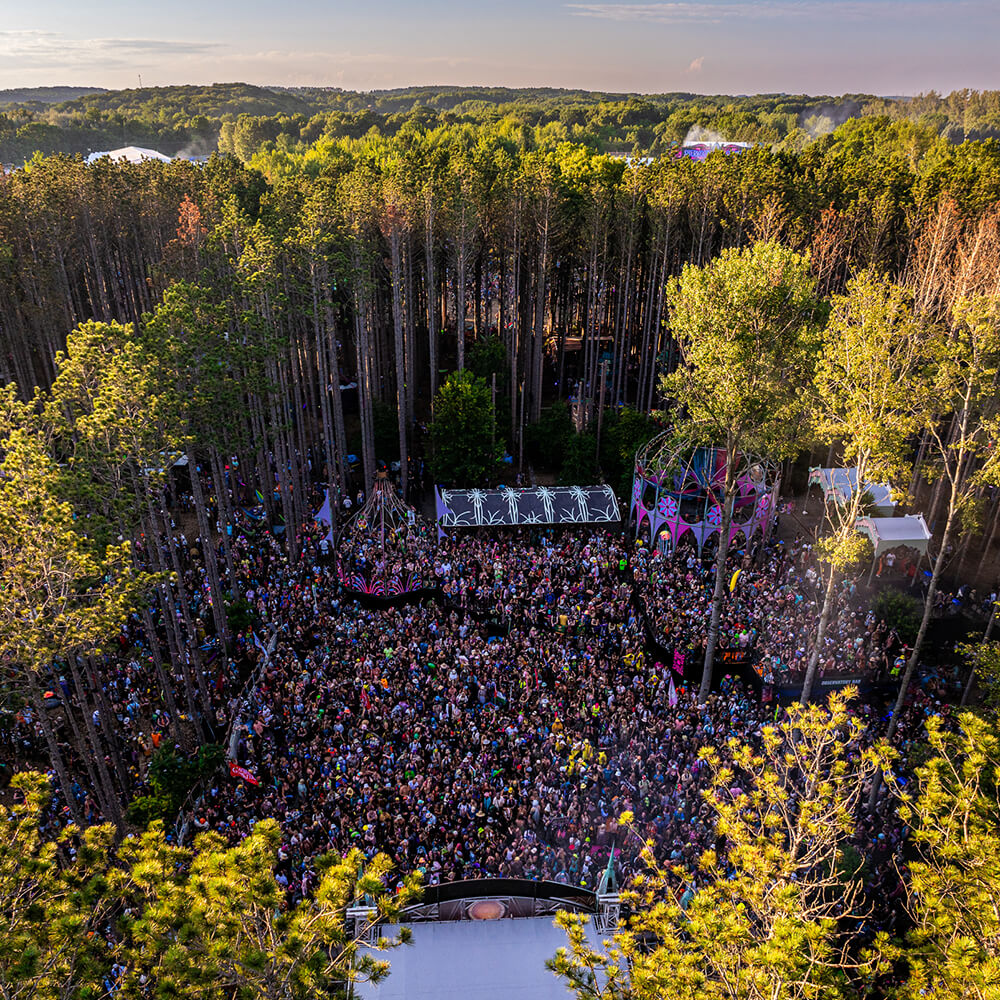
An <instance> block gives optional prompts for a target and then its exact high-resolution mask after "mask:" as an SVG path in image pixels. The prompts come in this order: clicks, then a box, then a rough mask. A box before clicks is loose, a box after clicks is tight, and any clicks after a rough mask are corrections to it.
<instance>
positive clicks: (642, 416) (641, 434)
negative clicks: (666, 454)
mask: <svg viewBox="0 0 1000 1000" xmlns="http://www.w3.org/2000/svg"><path fill="white" fill-rule="evenodd" d="M661 430H662V428H661V426H660V425H659V424H658V423H657V422H656V420H655V419H654V418H653V417H651V416H650V415H649V414H646V413H639V412H638V411H637V410H633V409H632V408H631V407H627V406H626V407H624V408H623V409H621V410H619V411H615V412H613V413H611V414H609V415H608V417H607V418H606V419H605V423H604V427H603V429H602V432H601V468H602V469H603V470H604V473H605V479H606V481H607V482H609V483H613V484H615V486H616V487H617V489H618V493H619V496H628V494H629V491H630V490H631V488H632V473H633V471H634V470H635V453H636V452H637V451H638V450H639V449H640V448H641V447H642V446H643V445H644V444H646V443H647V442H648V441H650V440H651V439H652V438H654V437H655V436H656V435H657V434H658V433H659V432H660V431H661Z"/></svg>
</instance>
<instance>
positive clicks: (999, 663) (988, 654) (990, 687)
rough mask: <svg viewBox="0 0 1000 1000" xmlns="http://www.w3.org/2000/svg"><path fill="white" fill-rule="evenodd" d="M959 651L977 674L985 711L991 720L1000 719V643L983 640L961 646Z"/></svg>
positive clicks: (981, 700)
mask: <svg viewBox="0 0 1000 1000" xmlns="http://www.w3.org/2000/svg"><path fill="white" fill-rule="evenodd" d="M957 651H958V652H959V653H961V654H962V655H963V656H964V657H965V658H966V659H967V660H968V661H969V663H970V664H971V665H972V669H973V670H975V672H976V680H977V681H978V683H979V690H980V695H981V696H980V702H981V705H982V709H983V711H985V712H986V713H987V715H988V716H989V717H990V718H993V719H996V718H998V717H1000V642H997V641H996V640H995V639H994V640H992V641H989V640H983V641H982V642H979V643H975V644H965V645H962V646H959V647H958V650H957Z"/></svg>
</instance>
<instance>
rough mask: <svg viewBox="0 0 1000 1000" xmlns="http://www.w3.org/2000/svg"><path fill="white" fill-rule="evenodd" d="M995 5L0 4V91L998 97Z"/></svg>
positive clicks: (887, 1) (993, 1)
mask: <svg viewBox="0 0 1000 1000" xmlns="http://www.w3.org/2000/svg"><path fill="white" fill-rule="evenodd" d="M998 40H1000V0H668V2H656V3H624V2H616V0H612V2H594V0H574V2H569V3H567V2H557V0H534V2H532V0H493V2H486V0H462V2H454V0H452V2H445V0H412V2H406V0H269V2H264V0H240V2H235V0H170V2H167V3H164V2H155V3H154V2H151V0H134V2H132V3H123V2H120V0H87V2H86V3H81V2H80V0H30V2H24V0H0V88H6V87H27V86H57V85H76V86H93V87H108V88H121V87H135V86H138V84H139V80H140V78H141V81H142V84H143V85H144V86H165V85H168V84H178V83H194V84H206V83H221V82H233V81H242V82H246V83H256V84H272V85H282V86H336V87H344V88H347V89H351V90H373V89H381V88H392V87H404V86H417V85H430V84H442V85H447V84H451V85H485V86H521V87H527V86H547V87H575V88H582V89H588V90H607V91H638V92H642V93H658V92H666V91H692V92H696V93H708V94H711V93H728V94H751V93H775V92H784V93H808V94H831V95H839V94H843V93H875V94H883V95H902V94H915V93H920V92H925V91H928V90H931V89H934V90H938V91H940V92H947V91H950V90H955V89H959V88H963V87H970V88H974V89H1000V58H998V57H997V51H996V49H997V41H998Z"/></svg>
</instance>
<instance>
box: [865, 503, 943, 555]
mask: <svg viewBox="0 0 1000 1000" xmlns="http://www.w3.org/2000/svg"><path fill="white" fill-rule="evenodd" d="M855 526H856V527H857V529H858V531H860V532H861V534H863V535H866V536H867V537H868V539H869V541H871V543H872V546H873V548H874V549H875V558H876V559H878V557H879V556H880V555H882V553H883V552H888V551H889V550H890V549H898V548H902V547H904V546H905V547H906V548H910V549H916V550H917V551H918V552H919V553H920V554H921V555H927V547H928V545H929V544H930V540H931V532H930V529H929V528H928V527H927V522H926V521H925V520H924V515H923V514H913V515H911V516H908V517H859V518H858V520H857V522H856V523H855Z"/></svg>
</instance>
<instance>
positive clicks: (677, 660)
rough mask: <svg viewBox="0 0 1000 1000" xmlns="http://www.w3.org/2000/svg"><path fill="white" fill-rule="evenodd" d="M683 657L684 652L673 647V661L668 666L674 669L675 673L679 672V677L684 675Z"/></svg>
mask: <svg viewBox="0 0 1000 1000" xmlns="http://www.w3.org/2000/svg"><path fill="white" fill-rule="evenodd" d="M684 659H685V655H684V653H683V652H682V651H681V650H679V649H675V650H674V660H673V663H671V664H670V666H671V667H672V668H673V669H674V670H676V671H677V673H679V674H680V675H681V677H683V676H684Z"/></svg>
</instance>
